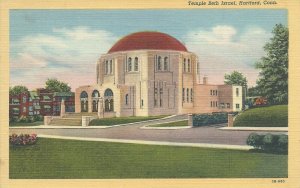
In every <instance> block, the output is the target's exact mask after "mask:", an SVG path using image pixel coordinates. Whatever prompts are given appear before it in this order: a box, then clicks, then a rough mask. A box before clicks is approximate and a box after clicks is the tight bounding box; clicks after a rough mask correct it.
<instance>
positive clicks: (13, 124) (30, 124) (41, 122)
mask: <svg viewBox="0 0 300 188" xmlns="http://www.w3.org/2000/svg"><path fill="white" fill-rule="evenodd" d="M38 125H44V122H43V121H36V122H32V123H21V122H10V123H9V126H10V127H21V126H38Z"/></svg>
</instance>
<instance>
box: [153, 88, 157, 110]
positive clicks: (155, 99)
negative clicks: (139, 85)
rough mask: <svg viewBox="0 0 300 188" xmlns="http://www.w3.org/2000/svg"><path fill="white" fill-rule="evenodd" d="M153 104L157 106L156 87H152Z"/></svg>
mask: <svg viewBox="0 0 300 188" xmlns="http://www.w3.org/2000/svg"><path fill="white" fill-rule="evenodd" d="M154 87H155V86H154ZM154 106H157V88H154Z"/></svg>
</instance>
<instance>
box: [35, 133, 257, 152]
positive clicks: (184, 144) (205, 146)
mask: <svg viewBox="0 0 300 188" xmlns="http://www.w3.org/2000/svg"><path fill="white" fill-rule="evenodd" d="M38 137H40V138H55V139H65V140H81V141H97V142H115V143H127V144H145V145H161V146H180V147H200V148H217V149H233V150H249V149H252V148H253V147H252V146H241V145H226V144H206V143H182V142H181V143H179V142H161V141H145V140H127V139H110V138H84V137H72V136H54V135H43V134H39V135H38Z"/></svg>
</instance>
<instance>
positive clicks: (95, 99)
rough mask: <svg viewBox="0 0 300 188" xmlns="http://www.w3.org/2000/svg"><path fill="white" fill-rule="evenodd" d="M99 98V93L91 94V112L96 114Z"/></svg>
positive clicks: (95, 91)
mask: <svg viewBox="0 0 300 188" xmlns="http://www.w3.org/2000/svg"><path fill="white" fill-rule="evenodd" d="M99 97H100V93H99V91H97V90H94V91H93V93H92V100H93V108H92V111H93V112H98V103H99Z"/></svg>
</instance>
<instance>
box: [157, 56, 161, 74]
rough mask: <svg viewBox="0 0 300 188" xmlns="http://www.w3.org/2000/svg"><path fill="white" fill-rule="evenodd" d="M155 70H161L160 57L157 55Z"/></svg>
mask: <svg viewBox="0 0 300 188" xmlns="http://www.w3.org/2000/svg"><path fill="white" fill-rule="evenodd" d="M157 70H158V71H160V70H161V57H160V56H158V58H157Z"/></svg>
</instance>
